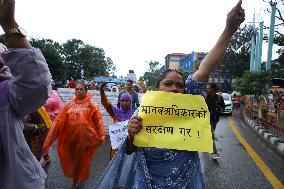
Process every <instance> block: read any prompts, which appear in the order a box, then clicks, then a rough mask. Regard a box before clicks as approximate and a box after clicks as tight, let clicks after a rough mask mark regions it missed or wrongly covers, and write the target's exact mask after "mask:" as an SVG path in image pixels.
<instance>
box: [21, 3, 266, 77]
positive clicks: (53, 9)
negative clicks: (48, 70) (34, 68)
mask: <svg viewBox="0 0 284 189" xmlns="http://www.w3.org/2000/svg"><path fill="white" fill-rule="evenodd" d="M237 1H238V0H215V1H212V0H198V1H195V0H80V1H79V0H77V1H75V0H48V1H47V0H16V20H17V21H18V23H19V24H20V25H21V26H22V27H24V28H25V29H26V30H27V32H28V34H29V36H30V37H35V38H49V39H52V40H54V41H57V42H60V43H62V42H66V41H67V40H68V39H72V38H77V39H81V40H82V41H83V42H84V43H86V44H90V45H93V46H97V47H101V48H103V49H104V50H105V52H106V56H108V57H110V58H111V59H112V60H113V61H114V63H115V64H116V67H117V73H116V74H117V75H122V76H126V73H127V72H128V70H129V69H133V70H134V72H135V73H136V74H137V75H138V76H141V75H142V74H143V73H144V72H145V71H146V69H147V68H148V65H147V64H146V62H147V61H151V60H155V61H158V62H160V63H161V64H164V58H165V56H166V55H167V54H168V53H189V52H192V51H204V52H207V51H209V50H210V48H211V47H212V46H213V45H214V43H215V42H216V40H217V39H218V36H219V35H220V34H221V32H222V30H223V28H224V26H225V20H226V15H227V13H228V11H229V10H230V9H231V8H232V7H233V6H234V5H235V4H236V3H237ZM265 7H268V5H267V4H264V3H262V0H243V8H244V9H245V11H246V21H245V23H248V22H251V21H252V18H253V13H254V12H255V11H256V12H257V14H259V13H261V14H260V15H258V18H257V20H256V21H258V19H263V20H264V22H265V25H269V15H267V14H264V12H265V11H264V8H265ZM264 50H265V47H264ZM263 54H264V56H265V57H266V54H267V52H264V53H263Z"/></svg>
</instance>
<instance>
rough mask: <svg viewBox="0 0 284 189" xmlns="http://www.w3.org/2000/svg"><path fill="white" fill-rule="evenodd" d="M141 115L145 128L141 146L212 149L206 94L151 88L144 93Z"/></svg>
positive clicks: (137, 142)
mask: <svg viewBox="0 0 284 189" xmlns="http://www.w3.org/2000/svg"><path fill="white" fill-rule="evenodd" d="M138 115H139V116H140V117H142V119H143V121H142V124H143V127H142V130H141V131H140V132H139V133H138V134H137V135H135V139H134V144H135V145H136V146H139V147H158V148H167V149H177V150H187V151H199V152H213V141H212V133H211V126H210V113H209V111H208V107H207V104H206V102H205V99H204V97H203V96H200V95H191V94H181V93H170V92H162V91H149V92H146V93H145V94H144V95H143V96H142V101H141V104H140V107H139V112H138Z"/></svg>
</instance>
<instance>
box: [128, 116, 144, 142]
mask: <svg viewBox="0 0 284 189" xmlns="http://www.w3.org/2000/svg"><path fill="white" fill-rule="evenodd" d="M141 129H142V118H141V117H139V116H133V117H132V118H131V119H130V121H129V123H128V136H129V138H130V139H132V140H133V139H134V136H135V135H136V134H137V133H138V132H139V131H140V130H141Z"/></svg>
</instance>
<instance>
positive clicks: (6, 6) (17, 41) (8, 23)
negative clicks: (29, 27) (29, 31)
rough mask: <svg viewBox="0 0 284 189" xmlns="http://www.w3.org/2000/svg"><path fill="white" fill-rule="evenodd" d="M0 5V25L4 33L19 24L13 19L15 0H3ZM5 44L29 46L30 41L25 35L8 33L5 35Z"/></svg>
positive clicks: (9, 31) (9, 45)
mask: <svg viewBox="0 0 284 189" xmlns="http://www.w3.org/2000/svg"><path fill="white" fill-rule="evenodd" d="M1 3H2V4H1V6H0V25H1V27H2V29H3V30H4V32H5V35H6V36H7V34H8V35H9V34H10V33H11V29H15V28H18V27H19V25H18V23H17V22H16V20H15V16H14V15H15V1H14V0H4V1H3V2H1ZM6 40H7V46H8V47H9V48H31V45H30V43H29V42H28V40H27V39H26V37H25V36H21V35H9V36H8V37H6Z"/></svg>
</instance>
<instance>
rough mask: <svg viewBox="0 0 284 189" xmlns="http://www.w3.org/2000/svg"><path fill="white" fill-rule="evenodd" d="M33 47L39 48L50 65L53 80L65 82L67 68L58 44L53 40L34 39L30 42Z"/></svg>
mask: <svg viewBox="0 0 284 189" xmlns="http://www.w3.org/2000/svg"><path fill="white" fill-rule="evenodd" d="M30 43H31V45H32V46H33V47H35V48H39V49H40V50H41V52H42V54H43V56H44V58H45V60H46V62H47V64H48V67H49V70H50V73H51V75H52V78H53V79H58V80H61V81H62V80H64V79H65V78H64V73H65V66H64V64H63V58H62V56H61V54H60V51H61V50H60V49H61V48H62V47H61V45H60V44H59V43H58V42H54V41H53V40H51V39H34V38H32V39H31V40H30Z"/></svg>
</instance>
